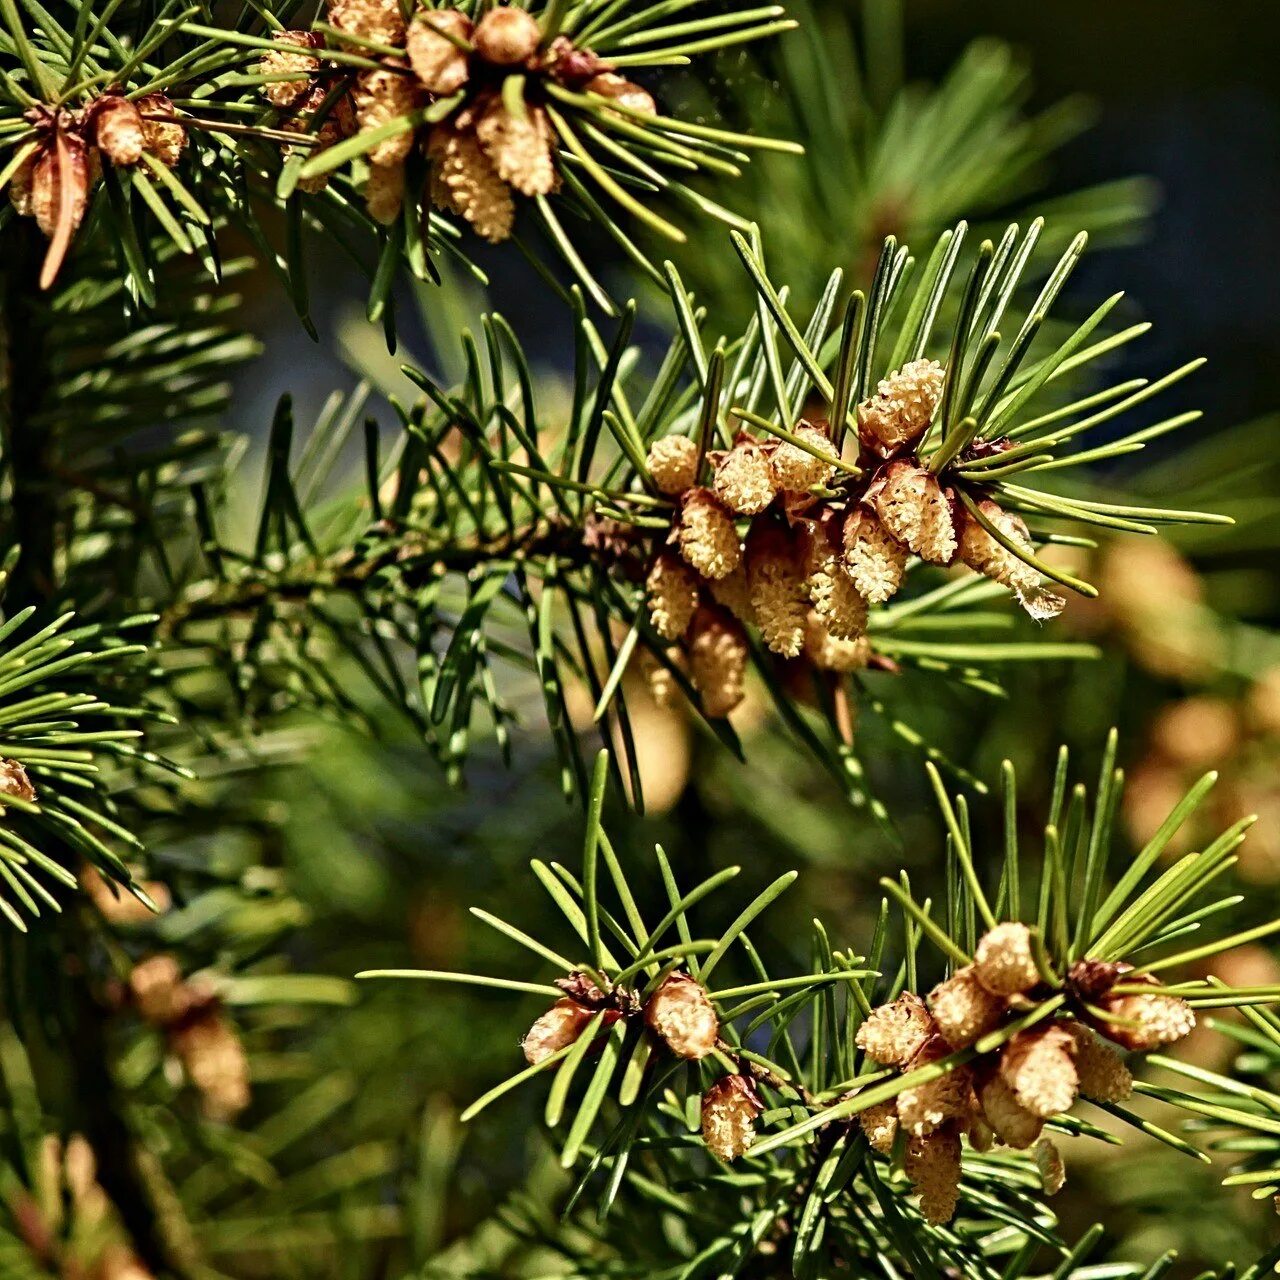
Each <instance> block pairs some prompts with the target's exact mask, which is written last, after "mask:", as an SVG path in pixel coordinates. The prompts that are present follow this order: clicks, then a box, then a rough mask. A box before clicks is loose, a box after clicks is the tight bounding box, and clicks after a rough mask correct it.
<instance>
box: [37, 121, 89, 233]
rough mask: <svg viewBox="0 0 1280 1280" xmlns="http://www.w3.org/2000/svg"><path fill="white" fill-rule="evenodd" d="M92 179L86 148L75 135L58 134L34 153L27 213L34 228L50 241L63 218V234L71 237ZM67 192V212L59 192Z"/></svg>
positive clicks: (81, 216)
mask: <svg viewBox="0 0 1280 1280" xmlns="http://www.w3.org/2000/svg"><path fill="white" fill-rule="evenodd" d="M94 180H95V178H94V174H93V171H92V168H91V166H90V161H89V154H88V149H87V148H86V147H85V145H84V142H83V141H82V140H81V139H80V137H79V136H78V135H77V134H74V133H61V134H60V135H59V137H58V139H57V141H52V140H51V141H50V142H49V143H48V144H47V145H45V146H42V147H41V149H40V150H39V151H38V152H37V153H36V162H35V166H34V168H33V169H32V171H31V212H32V214H33V215H34V216H35V220H36V225H37V226H38V227H39V228H40V230H41V231H43V232H44V234H45V235H46V236H47V237H48V238H49V239H50V240H52V239H54V237H55V235H56V234H57V233H58V230H59V225H60V223H61V221H62V219H63V217H64V216H65V217H66V218H67V226H66V234H67V236H68V237H70V236H71V235H74V234H75V232H76V230H77V228H78V227H79V226H80V223H81V222H82V221H83V220H84V215H85V210H86V209H87V208H88V207H89V191H90V188H91V187H92V185H93V182H94ZM64 190H66V191H67V194H68V201H67V212H66V213H65V214H64V211H63V192H64Z"/></svg>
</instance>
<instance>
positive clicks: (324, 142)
mask: <svg viewBox="0 0 1280 1280" xmlns="http://www.w3.org/2000/svg"><path fill="white" fill-rule="evenodd" d="M327 97H328V91H327V90H326V89H325V87H324V85H323V84H321V83H320V82H318V81H317V82H316V83H315V84H313V85H312V86H311V88H310V89H309V90H308V92H307V94H306V96H305V97H304V98H303V99H302V102H301V104H300V105H299V106H298V107H296V108H295V109H294V110H293V111H292V112H291V113H290V114H289V115H287V116H285V118H284V119H283V120H282V121H281V122H280V127H281V128H282V129H284V130H286V131H287V132H289V133H298V134H306V135H307V137H308V138H310V139H312V140H313V145H309V146H305V147H301V148H299V147H294V146H292V145H289V146H286V147H285V154H286V155H293V154H294V152H295V151H298V150H303V151H305V152H306V154H307V155H308V156H318V155H319V154H320V153H321V152H322V151H325V150H327V149H328V148H329V147H331V146H333V144H334V143H335V142H341V141H342V139H343V138H349V137H351V136H352V135H353V134H354V133H355V131H356V119H355V112H354V110H353V109H352V106H351V96H350V94H346V93H344V94H343V95H342V96H341V97H340V98H338V99H337V100H336V101H335V102H333V103H331V104H330V105H329V107H328V108H327V110H326V111H325V115H324V119H323V120H320V121H319V122H318V123H317V121H316V112H318V111H319V110H320V107H321V106H322V105H323V104H324V102H325V99H326V98H327ZM389 167H392V168H393V167H394V166H389ZM328 185H329V175H328V174H327V173H321V174H318V175H317V176H316V177H314V178H299V179H298V190H299V191H308V192H310V193H312V194H313V195H314V194H315V193H316V192H317V191H323V190H324V189H325V187H326V186H328ZM365 203H366V205H368V204H369V203H370V200H369V187H368V185H367V184H366V186H365ZM384 207H385V206H384ZM395 212H396V213H398V212H399V208H398V206H397V208H396V210H395ZM390 216H391V218H394V216H395V214H394V213H393V214H391V215H390Z"/></svg>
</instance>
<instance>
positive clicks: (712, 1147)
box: [702, 1075, 764, 1162]
mask: <svg viewBox="0 0 1280 1280" xmlns="http://www.w3.org/2000/svg"><path fill="white" fill-rule="evenodd" d="M763 1110H764V1104H763V1103H762V1102H761V1101H760V1095H759V1094H758V1093H757V1092H756V1088H755V1085H754V1084H753V1083H752V1081H751V1079H750V1077H748V1076H743V1075H733V1076H722V1077H721V1078H720V1079H719V1080H717V1081H716V1082H715V1084H713V1085H712V1086H711V1088H710V1089H708V1090H707V1091H706V1093H704V1094H703V1095H702V1140H703V1141H704V1142H705V1143H706V1144H707V1150H708V1151H710V1152H711V1154H712V1155H714V1156H715V1157H716V1158H717V1159H719V1160H724V1161H726V1162H728V1161H731V1160H736V1159H737V1158H738V1157H739V1156H741V1155H745V1154H746V1153H747V1152H748V1151H749V1150H750V1149H751V1144H752V1143H753V1142H754V1141H755V1136H756V1127H755V1121H756V1116H758V1115H759V1114H760V1112H761V1111H763Z"/></svg>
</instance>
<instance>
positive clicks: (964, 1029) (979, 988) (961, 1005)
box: [929, 965, 1008, 1049]
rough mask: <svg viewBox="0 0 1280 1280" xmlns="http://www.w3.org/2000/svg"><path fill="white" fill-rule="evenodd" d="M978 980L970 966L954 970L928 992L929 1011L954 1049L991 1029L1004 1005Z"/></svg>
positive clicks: (966, 1044)
mask: <svg viewBox="0 0 1280 1280" xmlns="http://www.w3.org/2000/svg"><path fill="white" fill-rule="evenodd" d="M1007 1007H1008V1006H1007V1004H1006V1003H1005V1000H1004V998H1003V997H1002V996H996V995H992V994H991V992H990V991H988V990H987V989H986V987H984V986H983V985H982V983H981V982H979V981H978V976H977V974H976V973H975V972H974V967H973V965H966V966H965V967H964V968H963V969H957V970H956V972H955V973H954V974H952V975H951V977H949V978H948V979H947V980H946V981H945V982H940V983H939V984H938V985H937V986H936V987H934V989H933V990H932V991H931V992H930V993H929V1012H930V1013H931V1014H932V1015H933V1020H934V1022H935V1023H936V1024H937V1027H938V1030H939V1032H941V1034H942V1037H943V1039H945V1040H946V1042H947V1043H948V1044H949V1045H950V1046H951V1048H953V1049H967V1048H968V1047H969V1046H970V1045H971V1044H972V1043H973V1042H974V1041H975V1040H976V1039H977V1038H978V1037H979V1036H981V1035H984V1034H985V1033H986V1032H988V1031H990V1030H991V1029H992V1028H993V1027H994V1026H995V1025H996V1023H998V1022H999V1021H1000V1019H1001V1017H1002V1016H1003V1015H1004V1011H1005V1009H1006V1008H1007Z"/></svg>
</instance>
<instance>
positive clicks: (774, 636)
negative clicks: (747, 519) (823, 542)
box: [747, 520, 809, 658]
mask: <svg viewBox="0 0 1280 1280" xmlns="http://www.w3.org/2000/svg"><path fill="white" fill-rule="evenodd" d="M747 585H748V589H749V591H750V594H751V609H752V612H753V613H754V614H755V618H756V624H757V625H758V626H759V628H760V637H761V639H762V640H763V641H764V642H765V644H766V645H767V646H768V647H769V648H770V649H771V650H772V651H773V652H774V653H780V654H782V655H783V657H786V658H794V657H796V656H797V655H798V654H799V653H800V650H801V649H802V648H803V647H804V635H805V619H806V618H807V616H808V613H809V604H808V601H807V600H806V598H805V596H806V591H805V572H804V561H803V558H802V556H801V553H800V549H799V548H798V547H797V546H796V544H795V540H794V538H793V537H792V536H791V535H790V533H789V531H788V530H787V529H786V528H785V527H783V526H782V525H780V524H777V523H775V522H773V521H772V520H769V521H762V520H757V521H756V522H755V524H753V525H752V527H751V532H750V534H749V535H748V537H747Z"/></svg>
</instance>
